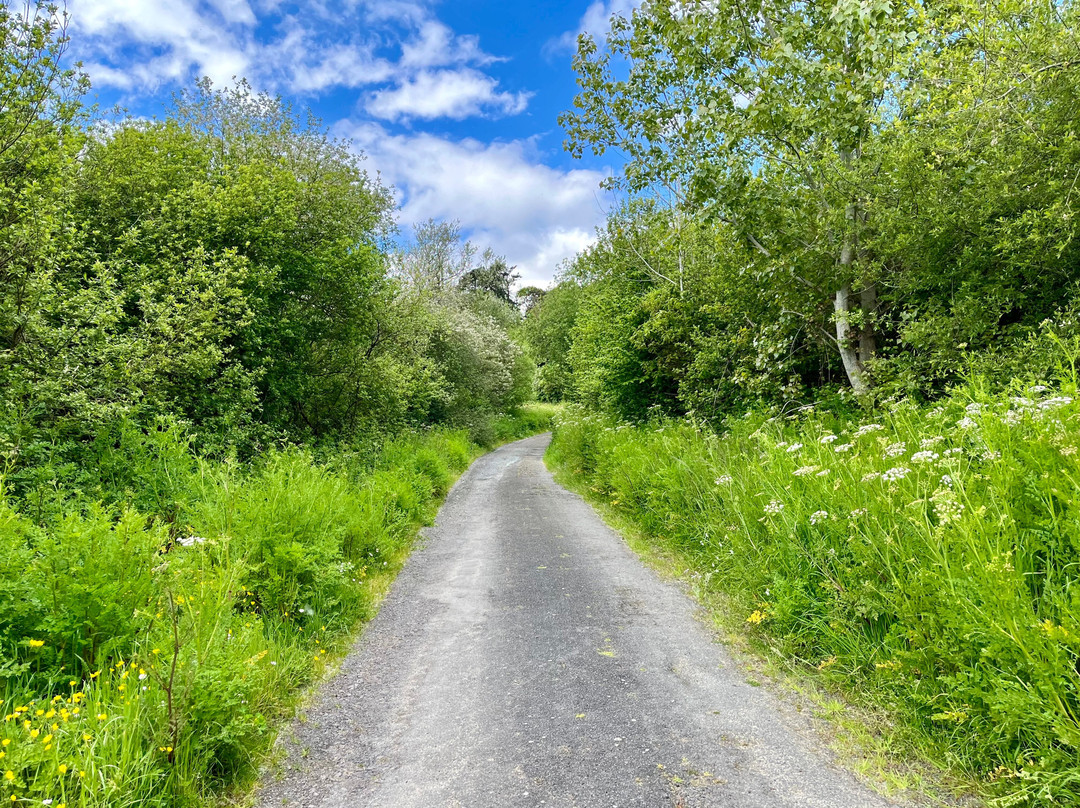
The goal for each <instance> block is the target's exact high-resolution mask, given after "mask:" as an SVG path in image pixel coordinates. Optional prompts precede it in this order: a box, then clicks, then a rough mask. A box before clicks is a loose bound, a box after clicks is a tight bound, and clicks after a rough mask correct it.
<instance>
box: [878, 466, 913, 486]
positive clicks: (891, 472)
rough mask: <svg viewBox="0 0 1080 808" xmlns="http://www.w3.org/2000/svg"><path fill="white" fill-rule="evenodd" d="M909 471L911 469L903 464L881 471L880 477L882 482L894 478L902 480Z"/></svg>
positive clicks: (891, 480) (888, 481)
mask: <svg viewBox="0 0 1080 808" xmlns="http://www.w3.org/2000/svg"><path fill="white" fill-rule="evenodd" d="M910 473H911V469H909V468H905V467H904V466H896V467H895V468H891V469H887V470H885V471H883V472H882V473H881V479H882V480H883V481H884V482H887V483H891V482H893V481H895V480H902V479H904V478H905V477H907V476H908V475H909V474H910Z"/></svg>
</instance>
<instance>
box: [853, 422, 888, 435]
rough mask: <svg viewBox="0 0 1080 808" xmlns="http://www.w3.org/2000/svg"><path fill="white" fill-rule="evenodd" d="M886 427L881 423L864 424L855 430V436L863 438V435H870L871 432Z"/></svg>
mask: <svg viewBox="0 0 1080 808" xmlns="http://www.w3.org/2000/svg"><path fill="white" fill-rule="evenodd" d="M884 428H885V427H883V426H882V425H881V424H863V425H862V426H860V427H859V428H858V429H857V430H855V437H856V438H861V437H862V436H863V435H869V434H870V433H871V432H880V431H881V430H883V429H884Z"/></svg>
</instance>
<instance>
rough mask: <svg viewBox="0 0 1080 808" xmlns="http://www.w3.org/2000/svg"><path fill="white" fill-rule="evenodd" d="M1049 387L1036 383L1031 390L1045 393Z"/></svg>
mask: <svg viewBox="0 0 1080 808" xmlns="http://www.w3.org/2000/svg"><path fill="white" fill-rule="evenodd" d="M1049 389H1050V388H1049V387H1047V386H1046V385H1045V384H1037V385H1035V386H1034V387H1032V388H1031V391H1030V392H1032V393H1045V392H1046V391H1047V390H1049Z"/></svg>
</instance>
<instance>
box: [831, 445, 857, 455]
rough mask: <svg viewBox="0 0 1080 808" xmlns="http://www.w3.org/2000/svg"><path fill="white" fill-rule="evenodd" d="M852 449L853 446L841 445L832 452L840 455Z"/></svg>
mask: <svg viewBox="0 0 1080 808" xmlns="http://www.w3.org/2000/svg"><path fill="white" fill-rule="evenodd" d="M854 448H855V446H854V444H851V443H841V444H840V445H839V446H836V447H834V448H833V451H834V452H836V453H837V454H842V453H844V452H850V451H851V450H852V449H854Z"/></svg>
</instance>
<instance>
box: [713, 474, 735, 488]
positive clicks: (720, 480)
mask: <svg viewBox="0 0 1080 808" xmlns="http://www.w3.org/2000/svg"><path fill="white" fill-rule="evenodd" d="M714 482H715V483H716V484H717V485H731V483H732V477H731V475H730V474H721V475H720V476H719V477H717V478H716V479H715V480H714Z"/></svg>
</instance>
